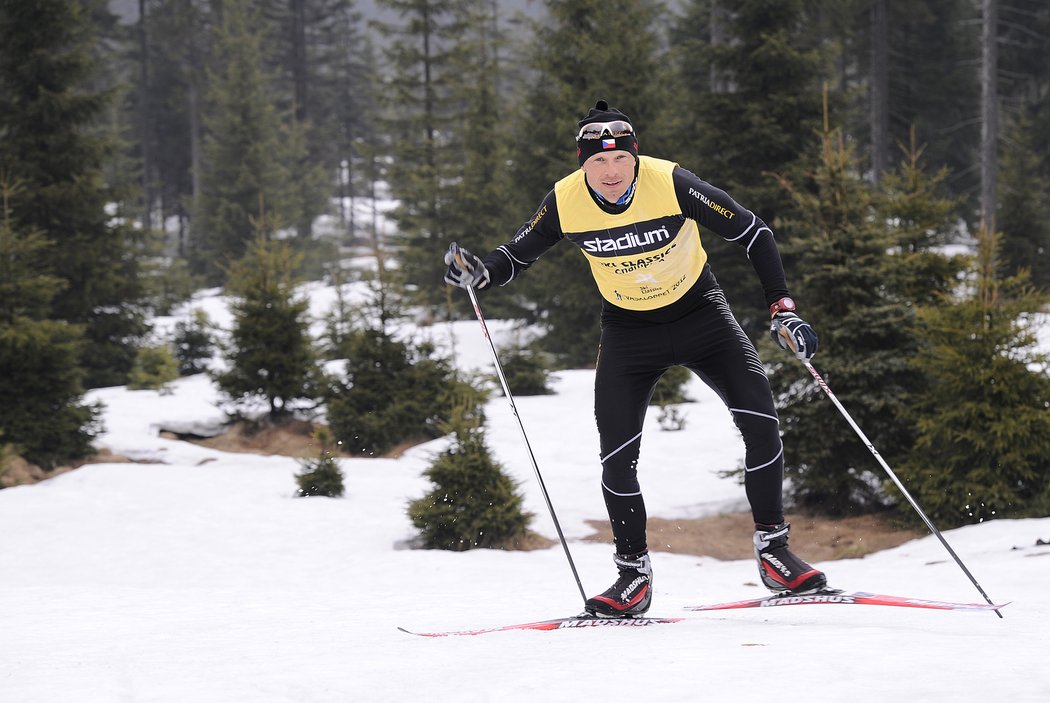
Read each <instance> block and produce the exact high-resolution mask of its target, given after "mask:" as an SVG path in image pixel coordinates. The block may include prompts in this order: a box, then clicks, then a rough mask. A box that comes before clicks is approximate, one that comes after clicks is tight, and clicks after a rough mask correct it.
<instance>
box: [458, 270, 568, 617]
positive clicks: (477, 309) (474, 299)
mask: <svg viewBox="0 0 1050 703" xmlns="http://www.w3.org/2000/svg"><path fill="white" fill-rule="evenodd" d="M467 294H468V295H469V296H470V303H471V305H473V306H474V314H475V315H477V317H478V322H480V323H481V331H482V332H483V333H484V334H485V339H486V340H488V343H489V351H491V352H492V364H493V365H494V366H495V367H496V375H497V376H498V377H499V382H500V384H501V385H502V386H503V394H504V395H505V396H507V401H508V402H510V409H511V410H512V411H513V412H514V417H515V418H516V419H517V421H518V429H520V430H521V438H522V440H523V441H524V442H525V448H526V449H527V450H528V452H529V459H531V460H532V468H533V470H534V471H535V472H536V480H537V481H539V484H540V491H541V492H542V493H543V500H544V501H545V502H546V503H547V510H548V511H549V512H550V514H551V519H552V520H553V521H554V529H555V530H557V531H558V539H559V540H560V541H561V548H562V549H563V550H565V558H566V559H568V560H569V568H570V569H572V575H573V577H575V579H576V586H577V587H578V588H579V589H580V597H581V598H583V602H584V604H586V602H587V594H586V593H584V590H583V583H582V582H581V581H580V574H579V572H577V571H576V564H575V562H573V560H572V554H570V553H569V544H568V543H567V542H566V541H565V535H564V534H563V533H562V531H561V524H560V523H559V522H558V516H557V515H556V514H555V512H554V505H552V504H551V497H550V494H548V493H547V486H546V484H544V482H543V475H542V474H540V467H539V464H537V463H536V455H535V454H533V453H532V445H531V444H530V443H529V437H528V435H527V434H525V425H524V423H522V421H521V416H520V415H518V406H517V405H515V404H514V396H513V395H512V394H511V392H510V386H509V385H507V377H506V376H505V375H504V373H503V366H502V365H501V364H500V363H499V355H498V354H497V353H496V345H495V344H493V343H492V337H491V336H490V335H489V328H488V325H486V324H485V316H484V315H482V314H481V306H480V305H478V296H477V293H475V292H474V287H473V286H468V287H467Z"/></svg>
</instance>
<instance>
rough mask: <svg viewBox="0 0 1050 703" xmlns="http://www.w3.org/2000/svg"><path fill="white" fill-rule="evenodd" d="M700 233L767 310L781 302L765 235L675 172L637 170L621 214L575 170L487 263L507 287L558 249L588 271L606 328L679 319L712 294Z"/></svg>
mask: <svg viewBox="0 0 1050 703" xmlns="http://www.w3.org/2000/svg"><path fill="white" fill-rule="evenodd" d="M700 227H703V228H704V229H707V230H710V231H712V232H714V233H715V234H718V235H719V236H721V237H722V238H723V239H726V240H727V241H731V242H735V243H737V244H739V245H740V246H742V247H744V248H745V250H746V252H747V256H748V258H749V259H750V261H751V264H752V266H753V268H754V269H755V272H756V273H757V274H758V277H759V279H760V280H761V282H762V287H763V289H764V291H765V296H766V303H767V304H770V305H771V304H772V303H774V302H776V301H777V300H779V299H781V298H783V297H786V296H787V295H788V289H787V283H786V280H785V276H784V267H783V264H782V263H781V259H780V252H779V250H778V249H777V246H776V242H775V241H774V239H773V233H772V231H771V230H770V229H769V227H768V226H767V225H766V224H765V223H764V222H763V221H762V220H761V219H760V218H759V217H758V216H756V215H755V214H754V213H752V212H751V211H750V210H748V209H746V208H744V207H742V206H741V205H739V204H738V203H737V202H736V201H735V200H733V199H732V198H731V197H730V196H729V195H728V194H727V193H725V191H723V190H720V189H719V188H716V187H714V186H712V185H711V184H710V183H707V182H706V181H703V180H701V179H700V178H699V177H697V176H696V175H695V174H693V173H691V172H690V171H688V170H686V169H684V168H681V167H680V166H678V165H677V164H674V163H672V162H669V161H663V160H660V159H654V158H651V157H646V156H641V157H639V160H638V168H637V177H636V181H635V190H634V194H633V196H632V197H631V199H630V200H629V201H628V202H627V203H625V204H623V205H613V204H609V203H607V202H605V201H604V200H602V199H601V198H600V197H599V196H598V195H597V194H595V193H594V191H592V190H591V189H590V187H589V186H587V184H586V179H585V177H584V173H583V171H582V170H580V171H576V172H574V173H572V174H570V175H569V176H567V177H565V178H563V179H562V180H560V181H558V183H557V184H555V187H554V188H553V189H552V190H551V191H550V192H549V193H548V194H547V196H546V197H545V198H544V199H543V202H542V203H541V204H540V207H539V209H538V210H537V211H536V214H535V215H534V216H533V217H532V219H531V220H529V221H528V222H526V223H525V224H523V225H522V227H521V228H520V229H519V230H518V232H517V234H516V235H515V236H514V238H513V239H511V240H510V241H509V242H507V243H506V244H503V245H501V246H500V247H498V248H497V249H496V250H495V251H493V252H491V253H490V254H488V255H487V256H486V257H485V259H484V263H485V266H486V268H487V269H488V270H489V274H490V276H491V280H492V282H493V283H495V284H498V285H506V284H507V283H510V281H512V280H514V279H515V278H516V277H517V276H519V275H520V274H521V273H522V272H524V271H525V270H526V269H528V268H529V267H530V266H531V265H532V264H533V263H534V262H535V261H536V260H537V259H538V258H539V257H540V256H542V255H543V253H544V252H546V251H547V250H548V249H549V248H551V247H552V246H554V245H555V244H557V243H558V242H559V241H560V240H562V239H569V240H570V241H572V242H573V243H574V244H576V245H577V246H578V247H579V248H580V250H581V251H582V253H583V254H584V256H586V257H587V259H588V262H589V263H590V265H591V273H592V274H593V275H594V278H595V282H596V283H597V284H598V289H599V291H600V292H601V294H602V297H603V299H604V311H603V319H610V318H622V319H626V320H637V321H648V322H666V321H670V320H674V319H678V318H679V317H681V316H682V315H684V314H686V313H688V312H689V311H690V310H692V309H694V308H695V307H696V306H697V305H699V304H701V302H702V301H703V300H704V299H703V296H702V294H703V293H704V292H705V291H708V290H710V289H711V288H714V287H715V286H717V285H718V284H717V282H716V281H715V278H714V275H713V273H712V272H711V267H710V265H709V264H708V263H707V253H706V252H705V251H704V249H703V245H702V243H701V238H700V229H699V228H700Z"/></svg>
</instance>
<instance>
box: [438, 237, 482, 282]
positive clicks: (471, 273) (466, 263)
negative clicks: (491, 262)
mask: <svg viewBox="0 0 1050 703" xmlns="http://www.w3.org/2000/svg"><path fill="white" fill-rule="evenodd" d="M445 263H446V264H448V271H446V272H445V283H448V284H449V285H451V286H459V287H460V288H464V289H466V288H486V287H488V285H489V272H488V269H486V268H485V264H483V263H481V259H479V258H478V257H476V256H474V255H473V254H471V253H470V252H469V251H467V250H466V249H464V248H462V247H460V246H459V245H458V244H456V243H455V242H452V243H451V244H449V245H448V251H447V252H445Z"/></svg>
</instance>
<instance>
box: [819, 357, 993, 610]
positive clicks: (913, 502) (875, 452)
mask: <svg viewBox="0 0 1050 703" xmlns="http://www.w3.org/2000/svg"><path fill="white" fill-rule="evenodd" d="M799 360H800V361H801V362H802V364H803V366H805V367H806V368H807V369H808V370H809V373H810V374H811V375H812V376H813V378H814V379H816V381H817V383H818V384H819V385H820V388H821V390H823V391H824V393H825V395H827V396H828V398H829V399H830V400H831V402H832V403H834V404H835V407H836V408H838V411H839V412H840V413H842V417H844V418H846V422H848V423H849V426H850V427H852V428H853V431H854V432H856V433H857V436H858V437H860V439H861V441H862V442H864V446H866V447H867V448H868V451H869V452H871V454H872V456H874V457H875V460H876V461H878V462H879V464H880V465H881V466H882V468H883V469H884V470H885V471H886V473H887V474H889V477H890V479H891V480H892V481H893V483H894V484H895V485H896V486H897V488H898V489H899V490H900V492H901V493H902V494H903V495H904V497H905V498H907V499H908V502H909V503H911V507H913V508H915V512H917V513H918V514H919V517H921V518H922V521H923V522H925V523H926V527H928V528H929V530H930V532H932V533H933V534H934V535H935V536H936V537H937V539H939V540H940V542H941V544H942V545H944V548H945V549H947V550H948V553H949V554H951V555H952V559H954V560H955V563H956V564H958V565H959V568H960V569H962V570H963V573H964V574H966V576H967V577H969V579H970V582H971V583H973V585H974V586H976V587H977V590H978V591H980V592H981V595H982V596H984V599H985V600H986V601H988V603H990V604H992V605H994V603H992V599H991V598H989V597H988V594H987V593H985V592H984V589H983V588H981V584H979V583H977V579H975V578H974V577H973V574H971V573H970V570H969V569H967V568H966V565H965V564H963V562H962V559H960V558H959V555H957V554H956V553H955V550H954V549H952V547H951V545H950V544H948V541H947V540H946V539H944V535H942V534H941V531H940V530H938V529H937V527H936V526H935V525H934V524H933V522H931V521H930V518H928V517H927V516H926V513H925V512H924V511H923V509H922V508H920V507H919V504H918V502H916V500H915V499H914V498H912V497H911V493H909V492H908V489H907V488H905V487H904V484H903V483H901V481H900V479H899V478H897V474H895V473H894V472H893V469H891V468H890V465H889V464H887V463H886V461H885V460H884V459H883V458H882V455H881V454H879V452H878V450H877V449H875V445H874V444H872V443H871V440H870V439H868V438H867V436H866V435H865V434H864V433H863V432H862V431H861V429H860V427H859V426H858V425H857V423H856V422H854V421H853V418H852V417H850V414H849V413H848V412H846V408H844V407H843V406H842V403H840V402H839V399H838V398H836V397H835V394H834V393H832V392H831V389H830V388H828V384H827V383H825V382H824V379H823V378H822V377H821V375H820V374H819V373H817V370H816V369H815V368H813V364H811V363H810V362H809V361H807V360H806V359H803V358H801V357H799ZM995 614H996V615H998V616H999V617H1000V618H1001V617H1002V616H1003V614H1002V613H1000V612H999V611H998V610H996V611H995Z"/></svg>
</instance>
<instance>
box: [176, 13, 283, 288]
mask: <svg viewBox="0 0 1050 703" xmlns="http://www.w3.org/2000/svg"><path fill="white" fill-rule="evenodd" d="M221 17H222V19H221V22H220V24H219V26H218V27H217V36H216V39H215V57H214V60H213V64H212V65H213V66H214V68H213V70H212V71H210V72H209V76H210V81H211V87H210V90H209V92H208V103H209V108H208V111H207V113H206V118H205V124H206V126H207V128H208V130H207V136H206V137H205V141H204V149H203V151H204V171H203V174H202V178H201V181H202V194H201V198H200V210H199V212H197V213H195V217H194V222H195V224H194V235H195V237H196V238H197V246H196V248H195V251H194V255H195V257H196V258H195V261H196V271H197V272H198V273H202V274H204V275H205V276H206V280H207V281H208V282H209V283H212V284H218V283H222V275H223V271H224V267H226V266H228V265H229V264H230V263H232V262H233V261H236V260H237V259H239V258H240V257H241V256H242V255H243V254H244V252H245V251H246V249H247V247H248V245H249V243H250V242H251V241H252V240H253V238H254V237H255V236H256V232H257V226H256V224H255V223H254V222H253V218H254V219H256V220H258V219H259V218H264V219H265V220H266V221H268V222H269V223H270V224H271V229H274V228H276V227H280V226H287V225H290V224H292V223H293V220H294V218H293V216H292V214H291V212H290V211H289V210H290V209H289V197H288V187H289V182H290V181H289V171H288V169H287V167H286V165H285V163H284V160H283V155H284V153H285V150H284V147H283V145H282V142H281V136H282V133H281V119H280V116H279V115H278V113H277V110H276V107H275V106H274V100H273V99H272V98H271V97H270V94H269V92H268V81H269V78H268V77H267V76H266V75H264V74H263V72H262V70H261V68H260V66H261V64H262V58H263V52H262V36H261V34H260V32H259V30H257V29H255V28H254V27H255V25H254V23H253V22H254V21H253V17H252V15H251V14H250V13H249V11H248V8H247V2H246V0H227V1H226V2H224V3H223V4H222V13H221Z"/></svg>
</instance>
